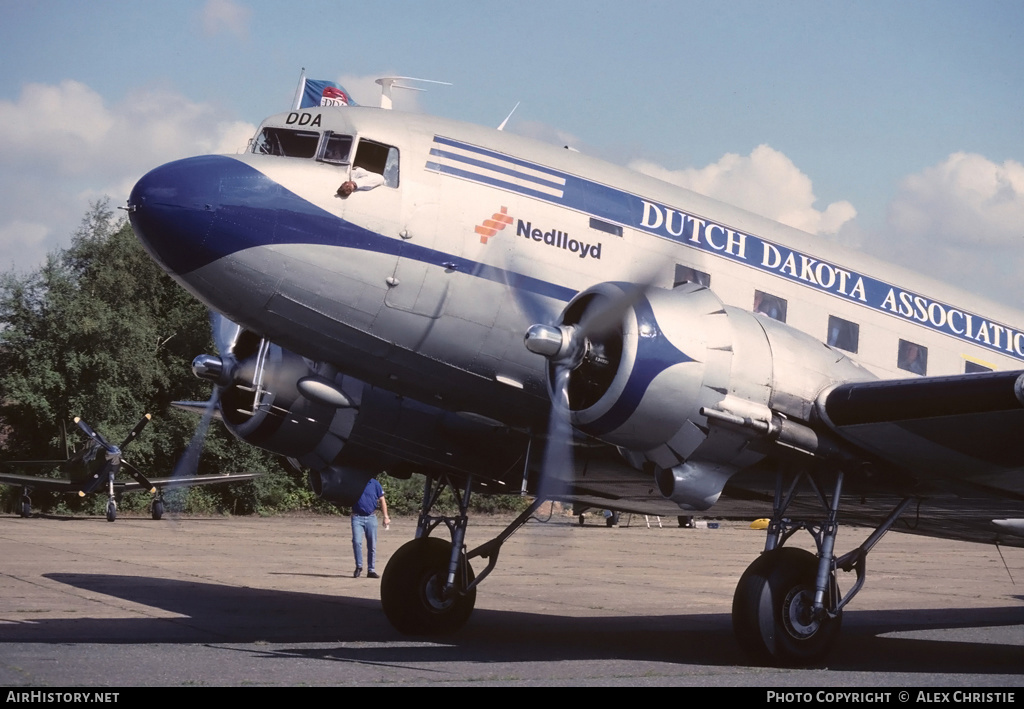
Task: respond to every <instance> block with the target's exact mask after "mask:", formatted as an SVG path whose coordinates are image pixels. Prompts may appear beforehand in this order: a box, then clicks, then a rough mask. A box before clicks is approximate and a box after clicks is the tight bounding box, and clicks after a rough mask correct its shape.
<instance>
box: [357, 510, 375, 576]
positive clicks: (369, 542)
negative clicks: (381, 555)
mask: <svg viewBox="0 0 1024 709" xmlns="http://www.w3.org/2000/svg"><path fill="white" fill-rule="evenodd" d="M364 535H365V536H366V571H367V572H371V571H376V569H375V568H374V563H375V562H376V560H377V515H366V516H365V517H364V516H363V515H356V514H354V515H352V551H353V552H354V553H355V555H356V568H358V569H361V568H363V536H364Z"/></svg>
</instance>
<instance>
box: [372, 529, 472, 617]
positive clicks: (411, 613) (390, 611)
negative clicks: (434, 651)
mask: <svg viewBox="0 0 1024 709" xmlns="http://www.w3.org/2000/svg"><path fill="white" fill-rule="evenodd" d="M451 548H452V546H451V543H449V542H446V541H444V540H443V539H437V538H434V537H424V538H421V539H413V540H412V541H411V542H407V543H406V544H403V545H402V546H401V547H400V548H399V549H398V551H396V552H395V553H394V554H393V555H392V556H391V559H390V560H389V561H388V565H387V568H385V569H384V577H383V578H382V579H381V583H380V600H381V605H383V606H384V615H386V616H387V617H388V620H389V621H390V622H391V625H393V626H394V627H395V629H396V630H398V631H399V632H400V633H405V634H406V635H439V634H445V633H451V632H454V631H456V630H458V629H459V628H461V627H462V626H463V625H465V623H466V621H467V620H469V616H470V615H471V614H472V613H473V606H474V605H476V589H473V590H472V591H470V592H469V593H467V594H466V595H464V596H463V595H458V594H456V595H454V596H452V597H451V598H444V597H442V595H441V587H442V586H443V584H444V582H445V578H446V577H447V575H448V559H449V557H450V555H451ZM466 566H467V567H468V573H467V576H468V579H469V581H472V580H473V579H474V578H475V577H474V575H473V569H472V567H470V566H469V564H468V562H466Z"/></svg>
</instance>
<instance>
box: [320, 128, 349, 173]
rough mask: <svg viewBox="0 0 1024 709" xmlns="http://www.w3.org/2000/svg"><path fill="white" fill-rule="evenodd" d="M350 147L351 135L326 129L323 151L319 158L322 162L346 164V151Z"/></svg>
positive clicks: (347, 151)
mask: <svg viewBox="0 0 1024 709" xmlns="http://www.w3.org/2000/svg"><path fill="white" fill-rule="evenodd" d="M351 149H352V136H350V135H341V134H339V133H332V132H331V131H327V137H326V139H325V140H324V152H323V156H322V157H321V158H320V159H321V160H323V161H324V162H330V163H335V164H338V165H346V164H348V153H349V151H350V150H351Z"/></svg>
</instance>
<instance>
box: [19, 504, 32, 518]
mask: <svg viewBox="0 0 1024 709" xmlns="http://www.w3.org/2000/svg"><path fill="white" fill-rule="evenodd" d="M21 516H22V517H31V516H32V503H31V502H29V501H28V500H22V501H21Z"/></svg>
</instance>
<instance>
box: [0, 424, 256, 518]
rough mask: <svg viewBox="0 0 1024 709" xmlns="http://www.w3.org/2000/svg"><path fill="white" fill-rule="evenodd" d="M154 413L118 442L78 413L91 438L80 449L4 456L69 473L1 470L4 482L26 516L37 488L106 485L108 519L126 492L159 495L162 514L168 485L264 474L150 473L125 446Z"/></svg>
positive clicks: (77, 491)
mask: <svg viewBox="0 0 1024 709" xmlns="http://www.w3.org/2000/svg"><path fill="white" fill-rule="evenodd" d="M152 418H153V416H152V415H151V414H146V415H144V416H143V417H142V418H141V419H140V420H139V422H138V423H137V424H135V428H133V429H132V430H131V432H130V433H129V434H128V435H127V436H126V437H125V439H124V441H122V442H121V445H119V446H115V445H113V444H112V443H110V442H109V441H107V439H106V438H104V437H103V435H102V434H101V433H99V432H98V431H96V430H94V429H93V427H92V426H90V425H89V424H88V423H86V422H85V421H83V420H82V419H81V418H79V417H75V424H76V425H77V426H78V428H80V429H81V430H82V433H84V434H85V435H86V436H88V438H89V440H88V441H87V442H86V444H85V445H84V446H82V448H81V449H79V450H78V451H76V452H75V453H74V455H72V456H70V457H69V458H67V459H66V460H7V461H0V467H11V468H27V467H32V468H50V469H59V470H60V471H61V472H63V473H66V474H67V476H68V477H66V478H46V477H41V476H38V475H17V474H8V473H0V485H14V486H18V487H21V509H20V513H21V516H22V517H31V516H32V498H31V494H32V492H34V491H36V490H39V491H42V492H58V493H64V494H72V495H78V496H79V497H85V496H86V495H89V494H91V493H94V492H98V491H99V490H101V489H103V490H105V491H106V493H107V521H108V522H113V521H114V520H116V519H117V499H118V498H119V497H120V496H121V494H122V493H125V492H135V491H148V492H149V493H150V494H152V495H155V497H154V498H153V502H152V504H151V505H150V513H151V514H152V516H153V519H156V520H159V519H162V518H163V516H164V512H166V510H167V506H166V503H165V502H164V498H163V490H165V489H168V488H175V487H192V486H195V485H214V484H217V483H224V482H243V481H245V480H252V479H253V478H256V477H259V475H260V474H259V473H238V474H233V475H172V476H169V477H162V478H147V477H146V476H145V475H143V474H142V471H140V470H139V469H138V468H136V467H135V466H134V465H132V464H131V463H129V462H128V461H127V460H125V458H124V449H125V448H126V447H127V446H128V444H129V443H131V442H132V441H134V440H135V439H136V438H137V437H138V436H139V434H140V433H142V429H144V428H145V427H146V424H148V423H149V421H150V419H152ZM121 470H125V471H126V472H127V473H128V475H129V476H131V478H132V480H133V481H134V482H133V481H129V480H119V479H118V478H117V475H118V473H119V472H120V471H121Z"/></svg>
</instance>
